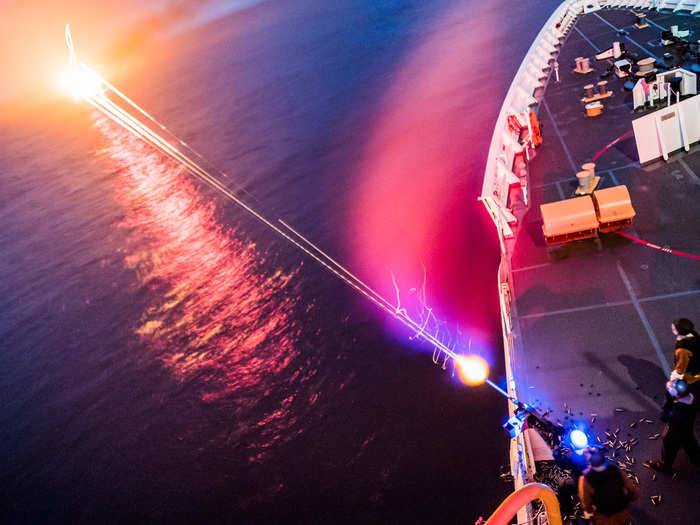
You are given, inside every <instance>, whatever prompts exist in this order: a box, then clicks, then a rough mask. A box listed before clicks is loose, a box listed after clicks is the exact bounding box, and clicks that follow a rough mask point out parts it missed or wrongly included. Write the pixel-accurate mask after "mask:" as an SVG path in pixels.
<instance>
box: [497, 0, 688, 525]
mask: <svg viewBox="0 0 700 525" xmlns="http://www.w3.org/2000/svg"><path fill="white" fill-rule="evenodd" d="M647 17H648V20H649V27H647V28H645V29H637V28H636V27H634V25H633V24H634V21H635V20H634V15H633V14H632V12H631V11H629V10H621V9H620V10H607V9H606V10H601V11H598V12H595V13H589V14H586V15H582V16H581V17H579V19H578V20H577V22H576V25H575V26H574V28H573V29H572V30H571V31H570V33H569V35H568V37H567V40H566V41H565V42H564V44H563V46H562V48H561V51H560V54H559V57H558V62H559V64H560V70H559V74H560V81H559V82H556V81H555V79H554V76H552V77H551V79H550V81H549V83H548V85H547V87H546V90H545V92H544V96H543V99H542V100H541V101H540V104H539V106H538V115H539V118H540V121H541V123H542V126H543V136H544V143H543V145H542V146H540V147H539V148H538V150H537V152H536V153H537V155H536V157H535V158H534V159H532V160H531V162H530V164H529V170H530V190H531V203H530V208H529V210H528V212H527V213H526V215H525V216H524V218H523V220H522V226H521V227H520V228H519V231H518V232H517V237H516V240H515V245H514V248H513V253H512V256H511V261H510V262H511V271H512V273H511V285H512V288H511V290H512V293H513V296H514V297H513V299H514V300H513V306H512V319H513V330H514V336H515V343H514V350H513V362H514V367H513V373H514V376H515V378H516V379H515V380H516V386H517V390H518V392H519V395H520V397H521V398H522V400H523V401H526V402H528V403H530V404H532V405H534V406H536V407H539V408H541V410H542V411H546V410H550V414H549V415H548V418H549V419H550V420H552V421H553V422H556V421H559V422H560V423H562V424H563V425H566V424H567V422H570V421H571V420H582V421H585V422H586V423H587V424H588V426H589V428H590V429H591V431H592V433H593V434H595V435H597V436H599V437H600V438H601V439H602V440H603V441H605V440H606V439H607V438H606V436H605V432H606V431H607V432H615V431H616V430H617V429H618V428H619V429H620V431H619V434H618V436H619V439H623V440H629V439H631V438H632V437H636V438H637V439H639V444H638V445H636V446H634V447H632V451H631V453H626V455H627V456H628V458H624V455H625V454H620V453H619V450H618V454H617V456H618V459H620V457H621V456H622V457H623V458H624V461H625V462H626V463H627V464H628V465H630V468H631V470H632V471H633V472H634V473H635V474H636V475H637V476H638V478H639V481H640V489H641V498H640V501H639V502H637V503H636V504H635V505H634V506H633V508H634V511H633V514H634V516H635V519H636V522H637V523H641V524H655V523H687V522H688V521H687V520H686V519H684V518H683V515H684V514H688V513H691V512H692V513H694V512H695V509H694V507H695V506H696V505H695V503H696V502H697V490H698V487H699V486H700V470H698V469H695V468H694V467H693V466H692V465H691V464H690V462H689V460H688V458H687V456H686V455H685V453H684V452H681V453H680V454H679V457H678V459H677V460H676V465H675V470H676V471H677V475H676V477H675V479H671V478H670V477H665V476H663V475H661V474H659V475H658V476H657V477H656V480H653V479H652V472H653V471H651V470H649V469H648V468H646V467H645V466H643V465H642V463H643V462H644V461H646V460H648V459H649V458H657V457H659V454H660V449H661V440H660V439H649V438H650V436H651V437H653V435H655V434H657V433H660V432H661V431H662V428H663V426H662V423H660V422H659V420H658V416H659V410H660V406H661V403H662V400H663V393H664V384H665V381H666V377H667V376H668V371H669V366H670V364H672V362H673V336H672V334H671V331H670V324H671V321H672V320H673V319H675V318H678V317H688V318H690V319H692V320H693V321H694V322H695V323H696V324H700V316H699V315H698V313H700V261H698V260H695V259H691V258H687V257H683V256H678V255H673V254H669V253H666V252H663V251H660V250H656V249H652V248H649V247H647V246H644V245H642V244H639V243H635V242H633V241H630V240H628V239H626V238H623V237H621V236H619V235H617V234H615V233H611V234H605V235H602V236H601V237H600V241H599V242H596V241H595V240H582V241H576V242H573V243H569V244H566V245H561V246H559V247H554V248H548V247H547V246H546V245H545V243H544V238H543V235H542V229H541V225H542V223H541V217H540V210H539V205H540V204H542V203H547V202H552V201H557V200H561V199H564V198H568V197H571V196H572V195H573V192H574V190H575V188H576V185H577V182H576V177H575V173H576V172H577V171H579V170H580V166H581V165H582V164H583V163H585V162H589V161H590V160H591V159H592V157H593V156H594V155H595V154H596V153H597V152H598V151H599V150H601V149H602V148H603V147H604V146H605V145H606V144H608V143H609V142H611V141H613V140H614V139H615V138H617V137H619V136H621V135H622V134H624V133H625V132H627V131H630V130H631V129H632V124H631V121H632V120H633V119H634V118H636V116H637V115H635V114H634V113H633V111H632V94H631V92H628V91H624V90H623V84H624V79H617V77H615V76H614V75H611V76H610V77H609V78H607V79H606V80H608V81H609V87H610V89H611V90H613V91H614V95H613V96H612V97H610V98H608V99H606V100H604V101H603V104H604V105H605V111H604V112H603V114H602V115H601V116H599V117H596V118H586V117H585V115H584V108H583V104H582V103H581V101H580V99H581V97H582V95H583V86H584V85H585V84H588V83H595V82H596V81H598V80H599V74H600V73H602V72H603V70H604V63H602V62H596V61H595V59H594V55H595V54H596V53H598V52H600V51H601V50H603V49H607V48H609V47H610V46H611V45H612V42H613V41H616V40H618V41H622V42H624V44H625V47H626V49H627V50H628V51H629V52H631V53H633V54H636V55H638V57H637V58H638V59H641V58H645V57H647V56H652V57H655V58H661V57H662V56H663V53H664V52H665V51H666V50H665V49H664V47H663V46H662V45H661V44H660V42H659V39H660V32H661V30H662V29H670V27H671V26H672V25H678V26H679V28H680V29H691V30H693V32H694V33H693V34H692V35H691V37H690V38H689V40H695V41H697V40H698V38H700V19H699V18H695V17H691V16H681V15H678V14H670V13H657V12H655V11H647ZM619 29H625V30H626V31H628V32H629V36H618V33H617V31H618V30H619ZM578 56H583V57H590V58H591V65H592V67H593V68H595V69H596V71H595V72H592V73H589V74H588V75H583V76H581V75H578V74H577V73H574V72H573V71H572V70H573V67H574V59H575V58H576V57H578ZM699 87H700V86H699ZM596 174H597V175H600V176H601V180H600V184H599V188H605V187H609V186H614V185H618V184H625V185H626V186H627V187H628V189H629V192H630V195H631V199H632V205H633V206H634V208H635V210H636V212H637V216H636V217H635V220H634V223H633V225H632V227H630V228H628V229H626V230H625V231H626V232H627V233H629V234H631V235H633V236H635V237H639V238H642V239H644V240H646V241H649V242H652V243H654V244H657V245H660V246H664V247H671V248H673V249H675V250H679V251H682V252H688V253H691V254H700V221H699V220H698V203H699V202H700V146H698V145H695V147H693V148H691V151H690V152H689V153H686V152H681V153H676V154H674V155H672V156H671V158H670V159H669V161H668V162H665V161H663V160H661V161H657V162H654V163H652V164H649V165H645V166H640V165H639V162H638V156H637V151H636V146H635V142H634V138H633V137H632V136H630V137H629V138H628V139H626V140H623V141H621V142H620V143H618V144H617V145H616V146H614V147H612V148H611V149H609V150H608V151H606V152H605V153H604V154H603V155H602V156H601V157H600V158H599V159H598V160H597V165H596ZM594 415H595V416H594ZM594 417H595V419H596V421H595V423H591V421H592V419H593V418H594ZM642 418H645V419H647V418H648V419H649V420H651V421H653V422H652V423H649V422H647V421H641V422H640V420H641V419H642ZM699 430H700V429H696V434H698V435H700V432H699ZM659 494H660V495H662V500H661V503H660V504H658V505H654V504H652V502H651V500H650V497H651V496H655V495H659Z"/></svg>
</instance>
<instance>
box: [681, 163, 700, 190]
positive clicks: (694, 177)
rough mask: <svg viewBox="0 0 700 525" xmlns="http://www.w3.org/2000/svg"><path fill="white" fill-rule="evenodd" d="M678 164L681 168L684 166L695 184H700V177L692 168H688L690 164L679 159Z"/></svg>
mask: <svg viewBox="0 0 700 525" xmlns="http://www.w3.org/2000/svg"><path fill="white" fill-rule="evenodd" d="M678 162H679V163H680V165H681V166H683V168H684V169H685V171H686V173H687V174H688V175H690V178H691V180H692V181H693V182H695V184H700V177H698V174H697V173H695V172H694V171H693V170H691V169H690V166H688V164H686V162H685V161H684V160H683V159H678Z"/></svg>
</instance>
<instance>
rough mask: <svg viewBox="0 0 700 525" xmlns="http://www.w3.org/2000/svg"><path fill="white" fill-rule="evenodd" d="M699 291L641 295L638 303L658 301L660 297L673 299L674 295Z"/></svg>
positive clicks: (679, 295) (681, 295)
mask: <svg viewBox="0 0 700 525" xmlns="http://www.w3.org/2000/svg"><path fill="white" fill-rule="evenodd" d="M698 293H700V290H686V291H685V292H672V293H666V294H663V295H654V296H652V297H642V298H641V299H639V302H640V303H648V302H650V301H660V300H662V299H673V298H674V297H683V296H685V295H695V294H698Z"/></svg>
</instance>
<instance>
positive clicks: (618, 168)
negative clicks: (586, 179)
mask: <svg viewBox="0 0 700 525" xmlns="http://www.w3.org/2000/svg"><path fill="white" fill-rule="evenodd" d="M632 167H637V168H638V167H639V163H638V162H630V163H629V164H625V165H624V166H617V167H615V168H610V169H609V170H601V171H617V170H624V169H625V168H632ZM576 180H577V179H576V177H571V178H570V179H557V180H553V181H551V182H547V183H545V184H540V185H538V186H530V189H532V190H535V189H540V188H546V187H547V186H551V185H552V184H557V183H558V182H576Z"/></svg>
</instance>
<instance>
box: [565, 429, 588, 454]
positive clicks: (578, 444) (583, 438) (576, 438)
mask: <svg viewBox="0 0 700 525" xmlns="http://www.w3.org/2000/svg"><path fill="white" fill-rule="evenodd" d="M569 439H570V440H571V444H572V445H573V446H574V448H575V449H583V448H586V447H587V446H588V436H587V435H586V433H585V432H583V431H582V430H578V429H577V430H572V431H571V434H569Z"/></svg>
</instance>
